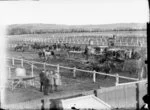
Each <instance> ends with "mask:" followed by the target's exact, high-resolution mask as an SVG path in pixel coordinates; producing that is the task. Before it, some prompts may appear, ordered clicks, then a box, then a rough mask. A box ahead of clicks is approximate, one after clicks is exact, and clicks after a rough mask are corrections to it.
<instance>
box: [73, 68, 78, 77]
mask: <svg viewBox="0 0 150 110" xmlns="http://www.w3.org/2000/svg"><path fill="white" fill-rule="evenodd" d="M76 70H77V68H76V67H74V68H73V77H74V78H76Z"/></svg>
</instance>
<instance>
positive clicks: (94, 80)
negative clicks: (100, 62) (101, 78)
mask: <svg viewBox="0 0 150 110" xmlns="http://www.w3.org/2000/svg"><path fill="white" fill-rule="evenodd" d="M93 82H94V83H95V82H96V72H95V70H94V71H93Z"/></svg>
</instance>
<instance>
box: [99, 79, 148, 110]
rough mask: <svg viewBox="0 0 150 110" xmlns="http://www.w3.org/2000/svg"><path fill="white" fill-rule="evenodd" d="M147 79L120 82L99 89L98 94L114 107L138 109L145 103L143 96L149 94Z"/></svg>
mask: <svg viewBox="0 0 150 110" xmlns="http://www.w3.org/2000/svg"><path fill="white" fill-rule="evenodd" d="M146 83H147V80H142V81H136V82H131V83H123V84H119V85H118V86H115V87H110V88H103V89H99V90H97V96H98V97H99V98H100V99H102V100H103V101H105V102H106V103H108V104H110V105H111V106H112V107H113V108H126V109H132V110H137V109H139V108H140V107H141V106H142V105H143V103H144V102H143V100H142V97H143V96H144V95H146V94H147V84H146Z"/></svg>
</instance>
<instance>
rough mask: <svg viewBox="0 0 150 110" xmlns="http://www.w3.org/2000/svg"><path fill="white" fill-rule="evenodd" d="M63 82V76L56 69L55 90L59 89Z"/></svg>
mask: <svg viewBox="0 0 150 110" xmlns="http://www.w3.org/2000/svg"><path fill="white" fill-rule="evenodd" d="M61 84H62V82H61V76H60V74H59V73H58V71H57V70H56V71H55V73H54V90H55V91H57V90H58V86H60V85H61Z"/></svg>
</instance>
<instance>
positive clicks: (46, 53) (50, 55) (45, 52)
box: [43, 50, 54, 61]
mask: <svg viewBox="0 0 150 110" xmlns="http://www.w3.org/2000/svg"><path fill="white" fill-rule="evenodd" d="M43 52H44V57H45V60H46V61H47V60H48V58H49V57H52V56H54V52H53V51H46V50H43Z"/></svg>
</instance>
